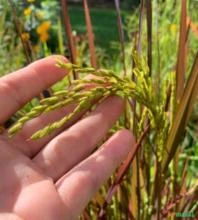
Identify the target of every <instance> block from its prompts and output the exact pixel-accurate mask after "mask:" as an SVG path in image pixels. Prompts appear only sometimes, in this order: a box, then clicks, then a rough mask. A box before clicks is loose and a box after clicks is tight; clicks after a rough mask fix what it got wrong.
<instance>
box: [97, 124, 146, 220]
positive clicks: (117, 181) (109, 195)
mask: <svg viewBox="0 0 198 220" xmlns="http://www.w3.org/2000/svg"><path fill="white" fill-rule="evenodd" d="M149 129H150V124H148V125H147V126H146V128H145V130H144V132H143V133H142V135H141V137H140V138H139V140H138V142H137V143H136V144H135V146H134V147H133V148H132V151H131V152H130V153H129V154H128V156H127V159H126V160H125V161H124V163H123V165H122V166H121V167H120V168H119V170H118V173H117V175H116V178H115V180H114V183H113V184H112V186H111V187H110V188H109V191H108V193H107V196H106V199H105V202H104V204H103V207H102V208H101V210H100V213H99V216H98V219H100V220H102V219H104V216H105V209H106V207H107V205H108V204H109V202H110V201H111V198H112V196H113V194H114V193H115V192H116V190H117V188H118V186H119V185H120V183H121V182H122V180H123V177H124V175H125V173H126V171H127V170H128V168H129V167H130V165H131V163H132V161H133V159H134V157H135V155H136V154H137V152H138V150H139V148H140V146H141V143H142V141H143V139H144V138H145V137H146V135H147V133H148V131H149Z"/></svg>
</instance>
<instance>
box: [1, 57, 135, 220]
mask: <svg viewBox="0 0 198 220" xmlns="http://www.w3.org/2000/svg"><path fill="white" fill-rule="evenodd" d="M62 59H63V58H62ZM64 76H65V70H62V69H60V68H57V67H56V66H55V58H54V56H51V57H48V58H45V59H42V60H40V61H37V62H34V63H33V64H31V65H29V66H28V67H25V68H23V69H21V70H19V71H17V72H14V73H11V74H9V75H6V76H4V77H2V78H1V79H0V106H1V114H0V124H3V123H4V122H5V121H6V120H7V119H8V118H9V117H10V116H11V115H12V114H14V113H15V112H16V111H17V110H18V109H20V108H21V107H22V106H23V105H24V104H25V103H26V102H28V101H29V100H31V99H32V98H33V97H35V96H36V95H38V93H40V92H41V91H42V90H44V89H46V88H48V87H49V86H51V85H52V84H54V83H55V82H57V81H58V80H61V79H62V78H63V77H64ZM123 108H124V103H123V101H122V100H121V99H120V98H118V97H109V98H108V99H106V100H105V101H103V102H102V103H101V104H99V105H98V106H97V108H96V109H95V110H94V111H93V112H92V113H90V114H89V115H88V116H87V117H84V118H83V119H81V120H79V121H78V122H77V123H74V122H75V121H73V122H72V123H73V124H71V123H70V124H69V123H68V124H67V125H66V126H65V129H64V130H59V131H57V132H55V133H53V134H51V135H49V136H47V137H45V138H42V139H40V140H37V141H32V140H28V141H27V139H28V138H29V137H30V136H31V134H32V133H34V132H35V131H37V130H38V129H40V128H42V127H43V126H45V125H47V124H48V123H50V122H52V121H54V120H58V119H60V118H61V117H62V116H64V115H65V114H67V113H68V112H70V111H72V109H73V106H72V105H70V106H67V107H64V108H62V109H59V110H56V111H54V112H50V113H46V115H42V116H39V117H37V118H35V119H32V120H31V121H29V122H27V123H26V124H25V126H24V127H23V129H22V130H21V131H20V133H19V134H17V135H16V136H14V137H13V138H11V139H9V138H8V137H7V132H6V131H5V132H4V133H3V134H1V135H0V178H1V180H0V219H3V220H5V219H9V220H21V219H25V220H44V219H46V220H62V219H69V220H72V219H76V218H77V217H78V216H79V215H80V213H81V212H82V210H83V208H84V207H85V205H86V204H87V203H88V202H89V200H90V199H91V198H92V197H93V196H94V194H95V192H96V191H97V190H98V189H99V187H100V186H101V184H103V183H104V181H105V180H106V179H107V178H108V177H109V176H110V175H111V174H112V172H113V171H114V170H115V168H116V167H117V166H118V165H119V164H120V163H121V161H123V159H124V158H125V157H126V156H127V154H128V152H129V150H130V148H131V146H132V144H133V138H132V135H131V133H130V132H129V131H127V130H122V131H119V132H117V133H116V134H115V135H113V136H112V137H111V138H110V139H109V140H108V141H107V142H106V143H104V144H103V145H102V147H100V148H99V149H98V150H97V151H95V152H94V153H93V154H92V152H93V150H94V149H95V147H96V145H97V144H98V142H99V141H101V140H102V138H103V137H104V136H105V134H106V133H107V131H108V130H109V129H110V128H111V127H112V125H113V123H114V122H115V121H116V120H117V119H118V118H119V116H120V114H121V113H122V111H123ZM79 117H80V115H79ZM66 128H67V129H66Z"/></svg>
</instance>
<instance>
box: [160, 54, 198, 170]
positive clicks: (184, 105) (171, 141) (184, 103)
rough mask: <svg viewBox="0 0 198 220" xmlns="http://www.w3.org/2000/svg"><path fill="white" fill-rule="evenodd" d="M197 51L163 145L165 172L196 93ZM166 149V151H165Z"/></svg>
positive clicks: (197, 86) (182, 131)
mask: <svg viewBox="0 0 198 220" xmlns="http://www.w3.org/2000/svg"><path fill="white" fill-rule="evenodd" d="M197 88H198V53H197V55H196V58H195V61H194V64H193V67H192V69H191V73H190V76H189V79H188V82H187V85H186V87H185V89H184V93H183V95H182V98H181V100H180V103H179V105H178V109H177V112H176V114H175V118H174V122H173V125H172V128H171V130H170V133H169V135H168V139H167V143H166V146H165V154H164V157H163V161H162V171H163V172H165V171H166V170H167V167H168V165H169V163H170V161H171V160H172V158H173V156H174V155H175V153H176V150H177V146H178V144H179V142H180V140H181V137H182V134H183V133H184V131H185V126H186V124H187V122H188V119H189V116H190V114H191V112H192V108H193V104H194V102H195V100H196V96H197V94H198V90H197ZM166 151H167V152H166Z"/></svg>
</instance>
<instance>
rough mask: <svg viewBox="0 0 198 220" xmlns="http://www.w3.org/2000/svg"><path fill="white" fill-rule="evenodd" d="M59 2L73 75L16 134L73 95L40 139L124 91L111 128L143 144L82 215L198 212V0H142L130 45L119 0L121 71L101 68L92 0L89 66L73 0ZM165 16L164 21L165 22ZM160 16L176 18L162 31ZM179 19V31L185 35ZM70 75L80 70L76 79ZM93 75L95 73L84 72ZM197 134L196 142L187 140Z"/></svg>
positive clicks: (128, 216) (171, 215)
mask: <svg viewBox="0 0 198 220" xmlns="http://www.w3.org/2000/svg"><path fill="white" fill-rule="evenodd" d="M60 2H61V4H62V12H63V17H64V21H65V29H66V30H65V31H66V33H67V37H68V46H69V52H70V58H71V61H72V63H64V62H62V61H61V60H57V66H58V67H59V68H63V69H65V70H66V72H69V74H68V77H69V81H70V80H71V82H70V83H69V85H68V86H67V87H66V88H65V87H64V88H61V89H58V90H56V91H55V92H53V93H52V95H51V96H50V97H48V98H43V99H41V100H39V104H38V105H37V106H34V107H33V108H32V109H31V110H30V111H29V112H27V113H26V114H24V115H23V116H22V117H21V118H19V119H18V120H17V122H16V123H15V124H14V125H13V126H12V127H11V128H10V129H9V131H8V133H9V136H10V137H12V136H13V135H16V134H17V133H18V132H20V130H21V129H22V127H23V126H24V124H25V123H26V122H27V121H29V120H31V119H33V118H35V117H38V116H40V115H42V114H45V113H47V112H49V111H54V110H57V109H60V108H62V107H64V106H67V105H69V104H71V103H73V104H74V106H75V108H74V110H73V111H72V112H71V113H69V114H67V115H65V116H64V117H63V118H61V119H60V120H58V121H54V122H53V123H50V124H48V125H47V126H46V127H43V128H42V129H41V130H38V131H36V133H34V134H32V136H31V137H30V138H31V139H33V140H37V139H40V138H43V137H45V136H47V135H49V134H51V133H52V132H54V131H56V130H57V129H59V128H62V127H63V126H64V125H65V124H66V123H67V122H69V121H70V120H72V119H73V118H74V117H75V116H76V115H77V114H78V113H79V112H87V114H89V112H90V111H92V110H93V109H94V108H95V107H96V106H97V105H98V104H99V103H100V102H102V101H103V100H104V99H106V98H108V97H109V96H112V95H116V96H119V97H121V98H122V99H123V100H125V101H126V108H125V112H124V114H123V115H122V117H121V118H120V119H119V120H118V121H117V123H116V124H115V126H114V127H113V128H112V129H111V130H110V131H109V135H111V134H112V133H114V132H116V131H117V130H119V129H120V128H123V127H125V128H127V129H130V130H131V132H132V133H133V134H134V135H135V138H136V144H135V145H134V146H132V148H131V152H130V153H129V155H128V157H127V159H126V160H125V161H124V162H123V164H122V165H121V166H120V168H118V170H117V171H116V173H115V175H113V176H112V177H111V178H110V180H109V181H108V182H107V183H106V184H105V185H104V186H103V187H102V188H101V189H100V190H99V192H98V193H97V194H96V195H95V197H94V198H93V199H92V201H90V203H89V204H88V205H87V207H86V208H85V210H84V211H83V213H82V215H81V217H80V218H81V219H109V220H111V219H113V220H114V219H115V220H120V219H135V220H136V219H137V220H144V219H145V220H147V219H159V220H161V219H175V218H176V217H179V216H182V215H183V214H188V216H191V217H192V218H196V216H197V207H198V205H197V199H198V198H197V195H198V194H197V192H198V182H197V179H196V177H197V174H196V173H197V166H198V163H197V155H196V152H197V146H198V145H197V142H195V141H194V139H195V138H194V137H193V136H195V133H196V132H195V131H196V129H195V128H194V127H196V128H197V126H196V125H195V123H194V121H197V120H196V119H195V118H193V120H192V119H191V118H190V116H191V113H192V112H193V111H194V114H193V115H197V114H196V113H197V110H196V109H194V108H193V106H194V103H195V102H196V101H197V93H198V90H197V88H198V55H197V51H195V50H196V47H195V45H196V41H195V40H194V39H195V38H196V37H197V36H196V33H197V32H196V28H195V26H196V25H195V24H194V23H193V21H192V20H191V19H193V18H194V16H195V15H194V14H192V15H191V14H190V12H188V11H190V10H192V9H193V7H195V3H192V2H191V1H187V0H182V1H170V0H166V1H162V0H156V1H148V0H142V1H141V4H140V7H139V11H138V10H137V11H136V13H134V14H139V18H135V16H133V17H132V19H131V21H132V22H131V24H132V25H134V24H136V26H135V27H133V26H130V28H131V27H133V28H134V29H133V33H132V35H133V38H132V39H131V40H132V42H133V46H129V42H128V43H127V44H126V43H125V42H124V31H123V29H124V28H123V24H122V17H121V13H120V5H119V1H117V0H115V6H116V12H117V17H118V24H119V26H118V33H119V35H120V47H121V56H120V57H119V61H118V60H117V62H119V64H120V66H122V67H123V73H122V71H114V70H111V69H116V68H107V69H104V68H100V63H99V62H98V60H97V56H96V54H95V48H94V42H93V40H94V39H93V36H92V34H93V28H92V24H91V20H90V19H91V17H90V14H89V9H88V4H87V1H86V0H84V1H83V3H84V4H83V5H84V8H85V18H86V25H87V34H88V44H89V49H90V55H91V56H90V66H88V65H87V66H86V67H82V66H78V65H77V62H76V60H77V59H78V57H76V56H77V55H76V54H77V53H76V47H75V44H74V42H73V38H72V26H71V23H70V19H69V13H68V5H67V1H60ZM167 6H168V7H167ZM187 9H188V10H187ZM178 12H180V13H178ZM169 16H171V18H173V17H174V16H175V17H174V20H173V21H172V22H174V23H173V24H172V26H170V25H169V23H168V22H169ZM153 18H155V20H153ZM160 18H162V19H161V20H160ZM163 19H164V20H165V23H162V22H163ZM189 19H190V22H189ZM144 22H145V23H144ZM179 23H180V24H179ZM160 24H162V26H163V27H169V26H170V29H171V30H170V31H169V32H168V33H169V34H170V35H168V34H166V33H165V32H166V31H167V30H163V32H162V34H161V35H160V33H161V32H160ZM192 24H193V25H192ZM174 25H175V26H174ZM176 27H177V30H178V31H179V38H178V40H177V38H176V32H175V30H176ZM135 28H136V29H135ZM130 31H131V30H129V32H130ZM173 33H174V34H173ZM130 34H131V33H130ZM162 35H165V36H162ZM171 37H172V38H173V39H172V38H171ZM161 38H162V39H161ZM170 39H172V41H171V42H170ZM192 39H193V42H191V41H192ZM196 39H197V38H196ZM177 44H178V45H179V46H178V50H177V52H176V51H175V48H176V46H175V45H177ZM126 45H127V48H126ZM130 45H131V43H130ZM189 45H190V46H189ZM131 47H133V50H131ZM191 47H192V48H191ZM134 48H135V49H134ZM187 49H188V50H187ZM131 51H133V52H132V55H131ZM189 57H190V58H189ZM187 58H188V59H187ZM120 60H121V62H120ZM186 61H188V62H187V63H186ZM131 64H132V65H131ZM131 70H132V71H131ZM163 74H166V75H163ZM70 75H73V80H72V76H70ZM86 75H91V77H84V76H86ZM189 120H190V122H191V125H190V127H189V125H188V122H189ZM192 124H193V126H192ZM192 127H193V129H194V130H193V131H194V132H192V130H191V128H192ZM185 132H187V134H186V133H185ZM190 134H191V136H192V137H191V138H192V139H193V141H192V140H191V143H192V144H189V143H188V142H190V141H189V139H190V138H189V135H190ZM192 134H193V135H192ZM186 139H187V140H186ZM183 140H184V141H183ZM189 152H191V153H189ZM182 213H183V214H182Z"/></svg>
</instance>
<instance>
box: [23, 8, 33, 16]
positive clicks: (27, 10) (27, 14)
mask: <svg viewBox="0 0 198 220" xmlns="http://www.w3.org/2000/svg"><path fill="white" fill-rule="evenodd" d="M31 13H32V9H31V8H30V7H29V8H26V9H24V11H23V14H24V15H25V16H29V15H30V14H31Z"/></svg>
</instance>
